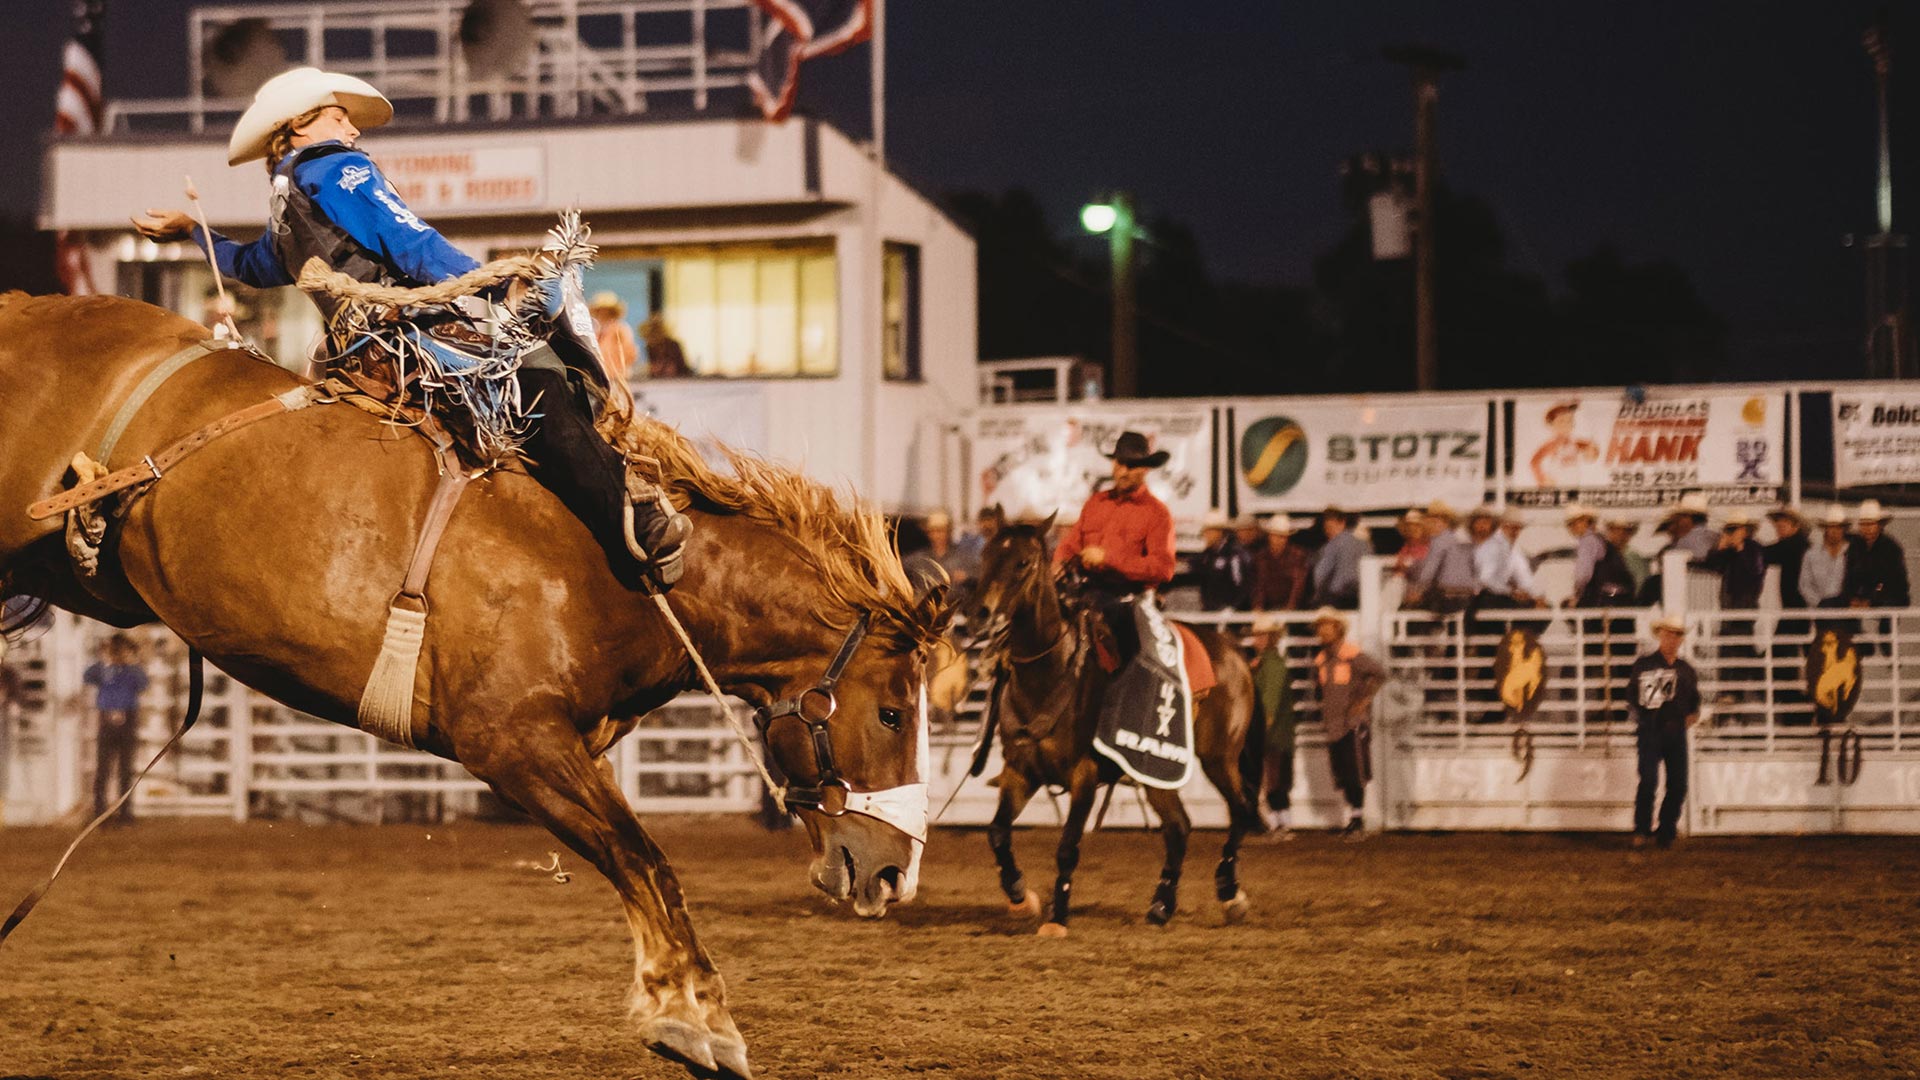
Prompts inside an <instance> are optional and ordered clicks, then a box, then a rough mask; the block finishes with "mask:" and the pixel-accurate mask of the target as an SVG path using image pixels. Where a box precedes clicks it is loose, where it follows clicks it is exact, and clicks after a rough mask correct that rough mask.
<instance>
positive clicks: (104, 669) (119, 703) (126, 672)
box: [83, 663, 147, 712]
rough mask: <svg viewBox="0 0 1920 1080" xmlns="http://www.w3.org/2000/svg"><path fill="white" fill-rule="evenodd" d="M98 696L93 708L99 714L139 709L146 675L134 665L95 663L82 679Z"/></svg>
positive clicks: (145, 686) (145, 684)
mask: <svg viewBox="0 0 1920 1080" xmlns="http://www.w3.org/2000/svg"><path fill="white" fill-rule="evenodd" d="M83 678H84V681H85V682H86V684H87V685H88V686H91V687H93V688H95V690H97V691H98V695H97V696H96V697H95V698H94V706H95V707H96V708H98V709H99V710H100V711H101V712H125V711H129V710H133V709H138V708H139V707H140V692H141V691H142V690H145V689H146V688H147V673H146V672H145V671H143V670H141V669H140V668H139V667H138V666H137V665H134V664H101V663H96V664H93V665H90V666H89V667H88V668H87V673H86V675H85V676H84V677H83Z"/></svg>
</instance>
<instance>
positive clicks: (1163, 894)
mask: <svg viewBox="0 0 1920 1080" xmlns="http://www.w3.org/2000/svg"><path fill="white" fill-rule="evenodd" d="M993 512H994V514H995V516H996V519H997V520H998V523H999V525H998V531H996V532H995V533H994V536H993V539H992V540H990V541H988V543H987V546H986V548H985V549H984V551H983V552H982V553H981V566H980V578H979V585H978V586H977V588H976V590H975V593H974V598H975V599H974V602H975V605H976V606H977V610H976V611H975V612H974V614H973V618H975V619H977V620H981V621H982V623H983V624H984V625H986V626H988V627H989V628H990V633H991V634H992V636H993V638H994V639H995V641H996V643H997V644H996V647H997V648H998V649H999V650H1000V656H999V658H998V659H999V663H1000V665H1001V667H1000V673H999V674H998V676H997V677H996V679H995V686H994V692H993V699H992V701H991V702H990V704H989V716H990V717H991V718H992V720H991V723H992V725H993V726H994V727H996V728H997V729H998V733H999V739H1000V752H1001V757H1002V759H1003V761H1004V763H1005V767H1004V768H1003V770H1002V771H1001V773H1000V776H999V777H998V778H997V779H996V780H995V781H994V783H995V784H996V785H997V786H998V787H999V789H1000V805H999V808H998V810H997V811H996V812H995V814H994V817H993V824H992V825H991V826H989V827H988V829H987V840H988V843H989V844H990V846H991V847H992V849H993V854H994V858H995V859H996V860H997V861H998V862H999V864H1000V888H1001V890H1002V891H1003V892H1004V893H1006V897H1007V905H1008V911H1009V912H1010V913H1012V914H1015V915H1025V916H1028V917H1034V916H1038V915H1039V914H1040V899H1039V897H1038V896H1037V895H1035V894H1034V892H1033V891H1032V890H1030V889H1029V888H1027V883H1026V877H1025V876H1024V875H1023V874H1022V873H1021V872H1020V867H1019V864H1018V863H1017V862H1015V860H1014V857H1013V823H1014V820H1015V819H1016V818H1018V817H1019V816H1020V811H1021V810H1022V809H1024V808H1025V807H1026V805H1027V801H1028V800H1029V799H1031V798H1032V797H1033V795H1034V793H1035V792H1036V791H1038V790H1040V789H1041V788H1043V787H1049V786H1052V787H1063V788H1065V789H1066V791H1067V796H1068V808H1067V815H1066V824H1065V825H1064V826H1063V827H1062V828H1061V831H1060V846H1059V852H1058V860H1057V863H1058V871H1059V873H1058V877H1057V878H1056V879H1055V881H1054V886H1053V903H1052V908H1051V913H1050V914H1049V916H1048V918H1047V921H1046V922H1044V923H1042V924H1041V926H1040V929H1039V933H1040V934H1041V935H1042V936H1046V937H1064V936H1065V935H1066V933H1067V919H1068V917H1069V915H1070V914H1071V910H1072V902H1071V901H1072V891H1073V873H1074V869H1075V867H1077V866H1078V865H1079V863H1080V841H1081V837H1082V835H1083V833H1084V832H1085V830H1086V826H1087V819H1088V817H1089V815H1090V814H1091V813H1092V811H1093V805H1094V797H1095V795H1096V794H1097V793H1098V792H1099V789H1100V787H1101V785H1103V784H1105V785H1111V784H1113V783H1115V782H1117V781H1118V780H1119V779H1120V778H1121V774H1120V770H1119V768H1118V767H1117V766H1116V765H1115V763H1114V762H1113V761H1112V760H1111V759H1109V758H1108V757H1106V756H1104V755H1102V754H1101V753H1100V752H1099V751H1098V750H1096V749H1095V746H1094V736H1095V733H1096V728H1097V726H1098V723H1099V719H1100V708H1101V703H1102V701H1103V699H1104V695H1105V693H1106V690H1107V687H1108V686H1109V684H1110V683H1111V682H1112V674H1111V673H1109V672H1108V671H1107V670H1105V668H1104V667H1103V666H1102V665H1101V663H1099V662H1098V660H1097V656H1098V654H1099V652H1100V647H1099V643H1098V642H1097V641H1096V640H1095V639H1096V638H1101V637H1104V636H1107V632H1106V629H1105V625H1104V619H1103V617H1102V614H1101V612H1100V611H1099V610H1098V608H1097V607H1095V606H1093V605H1090V604H1084V603H1081V602H1079V600H1078V598H1076V597H1074V596H1072V595H1071V593H1070V591H1069V592H1068V594H1067V595H1063V593H1062V590H1061V589H1060V588H1059V587H1058V585H1057V583H1056V581H1055V576H1054V572H1053V564H1052V561H1051V559H1050V557H1049V556H1050V552H1049V551H1048V549H1047V533H1048V531H1049V530H1050V529H1051V528H1052V525H1053V519H1052V518H1048V519H1047V520H1046V521H1044V522H1042V523H1039V524H1037V525H1036V524H1012V523H1009V522H1007V521H1006V519H1005V515H1004V513H1002V512H1001V511H1000V509H999V508H998V507H995V508H994V511H993ZM1191 629H1192V630H1193V632H1194V634H1195V635H1196V636H1197V637H1198V638H1199V640H1200V641H1201V643H1202V644H1203V645H1204V647H1205V648H1206V651H1207V656H1208V658H1209V659H1211V660H1212V662H1213V666H1214V672H1215V675H1216V678H1217V680H1218V683H1217V685H1216V686H1215V687H1214V688H1213V691H1212V693H1211V694H1209V695H1208V696H1206V697H1205V698H1202V699H1201V700H1200V701H1199V702H1198V703H1196V704H1195V705H1194V707H1193V750H1194V754H1195V756H1196V757H1197V758H1198V759H1199V764H1200V767H1201V769H1202V770H1203V771H1204V772H1205V773H1206V776H1207V779H1208V780H1209V781H1210V782H1212V784H1213V786H1214V787H1215V788H1216V789H1218V790H1219V792H1220V794H1221V795H1222V796H1223V797H1224V798H1225V799H1226V801H1227V808H1228V811H1229V812H1230V814H1231V820H1230V824H1229V828H1228V832H1227V842H1226V846H1225V847H1224V848H1223V849H1222V851H1221V853H1220V863H1219V866H1218V867H1217V868H1216V870H1215V872H1214V890H1215V895H1216V896H1217V897H1218V899H1219V901H1220V904H1221V910H1222V914H1223V916H1224V917H1225V918H1226V920H1227V921H1228V922H1238V921H1240V920H1241V919H1243V918H1245V916H1246V913H1247V909H1248V901H1247V897H1246V894H1245V892H1244V891H1243V890H1242V889H1241V888H1240V881H1239V874H1238V858H1239V852H1240V843H1241V841H1242V840H1243V839H1244V838H1245V837H1246V835H1247V834H1248V833H1249V832H1255V833H1257V832H1260V831H1262V830H1263V828H1264V825H1263V824H1262V822H1261V820H1260V815H1259V810H1258V806H1259V800H1258V795H1259V789H1258V785H1259V783H1260V778H1261V765H1262V759H1263V756H1264V754H1265V748H1266V720H1265V716H1264V714H1262V713H1261V711H1260V710H1259V709H1258V708H1257V707H1256V702H1255V700H1254V691H1253V675H1252V672H1251V671H1250V670H1249V668H1248V666H1247V661H1246V658H1245V657H1244V656H1243V655H1241V653H1240V650H1239V649H1238V648H1237V647H1235V645H1234V643H1233V642H1232V641H1230V640H1228V638H1227V637H1226V635H1224V634H1221V633H1219V632H1217V631H1214V630H1211V629H1207V628H1203V627H1194V628H1191ZM1108 790H1109V798H1111V790H1112V789H1111V788H1110V787H1109V789H1108ZM1146 797H1147V802H1148V803H1149V804H1150V805H1151V806H1152V807H1153V811H1154V813H1155V814H1157V815H1158V816H1159V818H1160V830H1161V834H1162V836H1163V838H1164V839H1165V841H1166V864H1165V866H1164V867H1163V868H1162V869H1161V871H1160V880H1159V882H1158V883H1157V884H1156V885H1155V886H1154V890H1153V899H1152V901H1151V903H1150V904H1149V906H1148V908H1147V920H1148V921H1149V922H1152V923H1154V924H1156V925H1164V924H1165V923H1167V922H1168V921H1169V920H1171V919H1172V918H1173V916H1174V913H1175V912H1176V911H1177V910H1178V907H1179V890H1180V870H1181V866H1182V864H1183V863H1185V861H1186V855H1187V836H1188V833H1189V832H1191V831H1192V823H1191V821H1190V819H1189V818H1188V816H1187V811H1186V807H1185V806H1184V805H1182V803H1181V801H1180V792H1179V791H1178V790H1177V789H1171V788H1163V787H1148V788H1146Z"/></svg>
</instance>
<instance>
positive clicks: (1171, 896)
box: [1147, 788, 1193, 926]
mask: <svg viewBox="0 0 1920 1080" xmlns="http://www.w3.org/2000/svg"><path fill="white" fill-rule="evenodd" d="M1147 802H1148V803H1149V804H1150V805H1152V807H1153V812H1154V813H1156V814H1159V815H1160V835H1161V838H1162V839H1164V840H1165V841H1166V844H1167V863H1166V865H1165V866H1163V867H1161V868H1160V882H1159V884H1157V885H1155V886H1154V887H1153V903H1151V904H1149V905H1147V921H1148V922H1150V923H1152V924H1153V925H1155V926H1165V925H1167V923H1169V922H1171V921H1172V920H1173V913H1174V912H1176V911H1178V910H1180V868H1181V866H1182V865H1183V864H1185V863H1186V861H1187V834H1188V833H1190V832H1192V831H1193V822H1192V821H1191V820H1190V819H1189V818H1188V817H1187V808H1186V806H1185V804H1183V803H1181V801H1180V793H1179V792H1178V791H1172V790H1168V789H1166V788H1148V789H1147Z"/></svg>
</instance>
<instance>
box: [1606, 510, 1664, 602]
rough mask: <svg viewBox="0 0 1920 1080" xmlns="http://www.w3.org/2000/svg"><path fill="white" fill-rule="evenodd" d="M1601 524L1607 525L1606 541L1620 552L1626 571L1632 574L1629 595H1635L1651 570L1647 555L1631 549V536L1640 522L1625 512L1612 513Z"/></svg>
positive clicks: (1637, 529) (1638, 528) (1637, 528)
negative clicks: (1631, 585)
mask: <svg viewBox="0 0 1920 1080" xmlns="http://www.w3.org/2000/svg"><path fill="white" fill-rule="evenodd" d="M1603 524H1605V525H1606V527H1607V543H1609V544H1612V545H1613V549H1614V550H1615V551H1618V552H1619V553H1620V558H1621V560H1622V561H1623V562H1625V563H1626V564H1627V573H1629V574H1631V575H1633V592H1632V593H1629V595H1637V594H1638V593H1639V592H1640V587H1641V586H1642V585H1645V584H1646V581H1647V578H1648V576H1649V575H1650V574H1652V572H1653V568H1652V565H1651V563H1650V562H1649V561H1648V559H1647V557H1646V556H1645V555H1642V554H1641V553H1640V552H1638V551H1635V550H1634V549H1633V538H1634V535H1635V534H1636V533H1638V532H1639V531H1640V523H1639V522H1638V521H1635V520H1634V519H1633V518H1631V517H1629V516H1627V515H1626V514H1614V515H1612V516H1610V517H1608V518H1607V520H1606V521H1605V522H1604V523H1603Z"/></svg>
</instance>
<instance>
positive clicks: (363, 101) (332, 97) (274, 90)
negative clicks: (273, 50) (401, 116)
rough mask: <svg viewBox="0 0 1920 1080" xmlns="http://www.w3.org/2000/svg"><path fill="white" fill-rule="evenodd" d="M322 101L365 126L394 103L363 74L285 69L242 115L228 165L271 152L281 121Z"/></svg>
mask: <svg viewBox="0 0 1920 1080" xmlns="http://www.w3.org/2000/svg"><path fill="white" fill-rule="evenodd" d="M322 105H338V106H340V107H341V108H343V109H345V110H347V119H349V120H351V121H353V126H354V127H357V128H359V129H360V130H362V131H366V130H367V129H369V128H377V127H379V126H380V125H382V124H384V123H386V122H387V121H389V120H391V119H393V103H392V102H390V101H388V100H387V99H386V95H384V94H382V93H381V92H380V91H378V90H375V89H374V88H373V86H372V85H371V84H370V83H368V82H366V81H365V80H363V79H356V78H354V77H353V76H351V75H342V74H340V73H338V72H333V71H321V70H320V69H319V68H311V67H298V68H294V69H293V70H292V71H283V72H281V73H280V74H278V75H275V76H274V77H273V78H271V79H268V80H267V81H266V82H264V83H261V84H260V89H258V90H256V91H254V94H253V104H251V105H249V106H247V111H246V112H243V113H241V114H240V119H239V121H238V122H236V123H235V124H234V125H233V137H232V138H230V139H228V140H227V164H229V165H244V164H246V163H247V162H249V161H257V160H259V159H260V158H263V157H266V156H267V143H268V141H269V140H271V139H272V138H273V133H274V131H275V130H276V129H277V128H279V126H280V125H281V124H284V123H286V122H287V121H289V120H293V119H296V118H298V117H299V116H300V115H301V114H302V113H305V112H307V111H309V110H312V109H318V108H320V107H321V106H322Z"/></svg>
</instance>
